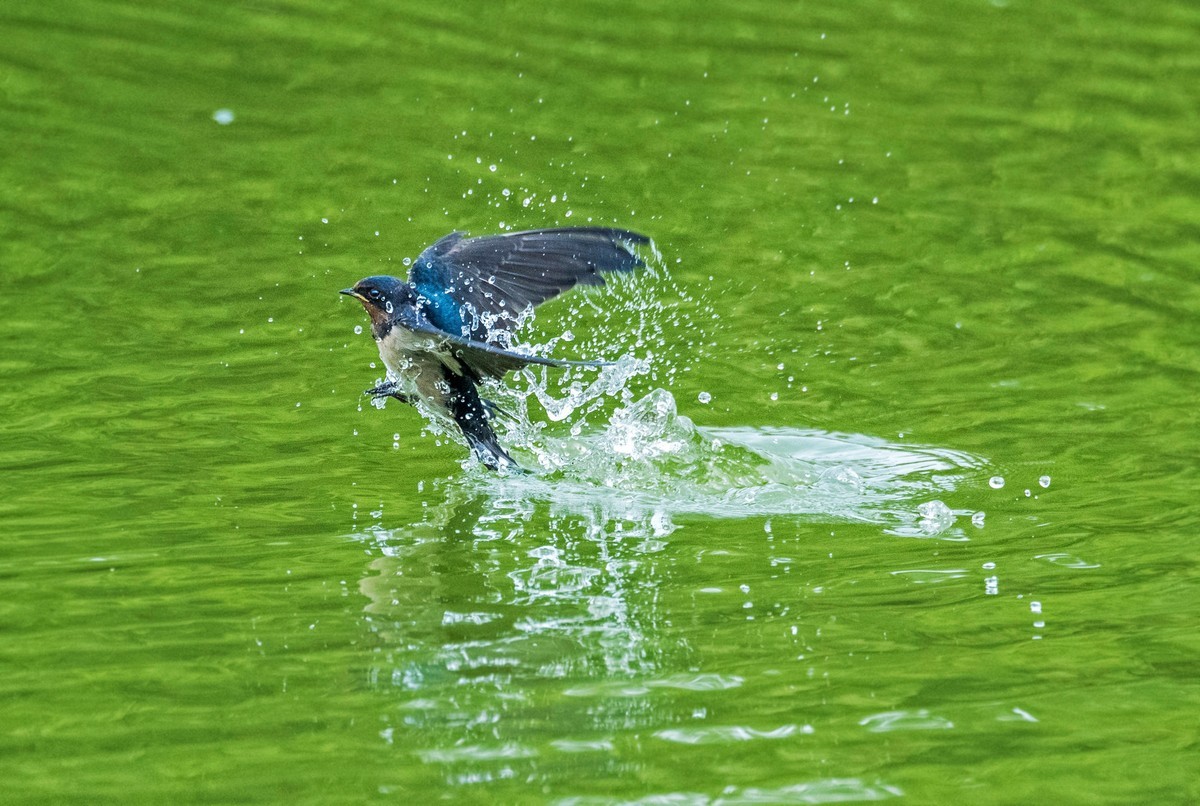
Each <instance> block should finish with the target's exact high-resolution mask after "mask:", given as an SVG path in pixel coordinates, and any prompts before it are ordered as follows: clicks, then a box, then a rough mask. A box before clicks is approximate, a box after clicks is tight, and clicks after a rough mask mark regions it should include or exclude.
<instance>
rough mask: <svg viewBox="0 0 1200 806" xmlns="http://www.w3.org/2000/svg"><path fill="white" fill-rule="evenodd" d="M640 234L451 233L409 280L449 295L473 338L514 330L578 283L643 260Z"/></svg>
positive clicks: (570, 230) (577, 230) (586, 230)
mask: <svg viewBox="0 0 1200 806" xmlns="http://www.w3.org/2000/svg"><path fill="white" fill-rule="evenodd" d="M648 243H650V239H649V238H647V237H646V236H645V235H640V234H638V233H636V232H630V231H628V230H621V229H608V228H605V227H564V228H559V229H541V230H530V231H527V232H509V233H504V234H502V235H488V236H484V237H481V238H467V237H465V236H464V234H463V233H461V232H452V233H450V234H449V235H447V236H446V237H444V238H442V239H441V240H439V241H438V242H437V243H435V244H433V245H432V246H430V247H429V248H427V249H426V250H425V251H424V252H422V253H421V255H420V256H419V257H418V258H417V260H416V262H415V263H414V264H413V268H412V271H411V272H410V274H409V282H410V283H412V285H414V286H415V287H416V288H417V290H418V291H420V292H422V293H423V294H426V295H427V296H431V295H438V296H440V295H448V296H449V297H450V298H451V299H452V300H454V302H456V303H457V304H458V306H459V311H460V314H461V319H462V322H463V325H464V328H463V330H464V331H465V332H466V333H468V334H469V335H470V336H471V337H472V340H473V341H485V340H488V334H489V333H492V332H495V331H497V330H502V331H511V330H512V328H513V327H514V326H515V324H516V322H517V320H518V317H519V316H520V315H521V314H522V313H523V312H524V311H525V310H526V309H528V308H530V307H531V306H534V305H538V304H540V303H542V302H545V301H546V300H548V299H550V298H551V297H554V296H556V295H558V294H561V293H562V292H564V291H566V290H568V289H570V288H573V287H574V286H576V285H604V279H603V278H602V277H601V276H600V275H601V273H603V272H610V271H613V272H627V271H632V270H634V269H636V268H638V267H641V266H644V265H645V263H643V262H642V259H641V258H640V257H638V255H637V253H636V251H635V249H636V248H637V247H638V246H644V245H646V244H648Z"/></svg>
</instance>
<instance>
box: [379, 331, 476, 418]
mask: <svg viewBox="0 0 1200 806" xmlns="http://www.w3.org/2000/svg"><path fill="white" fill-rule="evenodd" d="M378 344H379V357H380V358H382V359H383V364H384V366H385V367H387V371H388V380H389V381H392V382H393V383H395V384H397V385H398V386H400V388H401V389H403V390H404V391H405V392H408V393H410V394H412V393H416V395H418V396H419V397H421V398H424V399H426V400H429V399H431V398H432V399H433V400H436V401H439V402H441V401H443V400H444V399H445V396H446V394H447V393H448V392H449V388H448V387H447V385H446V382H445V379H444V378H443V377H442V373H443V370H444V369H445V368H447V367H448V368H449V369H451V370H452V371H454V372H462V365H461V363H460V362H459V361H458V359H456V358H455V357H454V356H453V355H452V354H451V353H450V352H449V350H447V349H446V347H445V343H444V342H443V343H441V344H439V343H438V341H437V340H435V338H434V337H432V336H428V335H425V334H421V333H414V332H412V331H411V330H407V329H405V328H402V327H395V328H392V330H391V331H389V332H388V334H387V336H386V337H384V338H383V339H382V340H380V341H379V342H378Z"/></svg>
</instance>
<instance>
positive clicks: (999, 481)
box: [988, 476, 1004, 490]
mask: <svg viewBox="0 0 1200 806" xmlns="http://www.w3.org/2000/svg"><path fill="white" fill-rule="evenodd" d="M988 486H989V487H991V488H992V489H993V490H999V489H1000V488H1001V487H1003V486H1004V476H992V477H991V478H990V479H988Z"/></svg>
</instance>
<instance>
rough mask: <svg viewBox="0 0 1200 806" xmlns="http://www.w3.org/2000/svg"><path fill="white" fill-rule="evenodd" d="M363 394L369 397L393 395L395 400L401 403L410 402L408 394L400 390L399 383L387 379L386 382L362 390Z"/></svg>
mask: <svg viewBox="0 0 1200 806" xmlns="http://www.w3.org/2000/svg"><path fill="white" fill-rule="evenodd" d="M363 394H364V395H370V396H371V397H374V398H381V397H394V398H396V399H397V400H399V401H400V402H401V403H408V402H410V398H409V397H408V395H406V394H404V393H403V392H401V391H400V385H399V384H397V383H395V382H393V381H389V382H387V383H381V384H379V385H378V386H372V387H371V388H370V389H368V390H367V391H365V392H363Z"/></svg>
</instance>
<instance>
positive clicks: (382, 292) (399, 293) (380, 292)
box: [339, 274, 414, 323]
mask: <svg viewBox="0 0 1200 806" xmlns="http://www.w3.org/2000/svg"><path fill="white" fill-rule="evenodd" d="M339 293H342V294H346V295H347V296H351V297H354V298H355V299H357V300H358V301H359V302H361V303H362V304H363V307H364V308H366V309H367V313H368V314H370V315H371V322H373V323H375V322H386V321H388V320H389V319H391V318H392V315H393V314H394V313H395V311H396V310H398V309H399V308H400V306H401V305H404V304H406V303H407V304H412V301H413V297H414V293H413V290H412V288H411V287H410V286H409V285H408V284H407V283H405V282H403V281H402V280H399V279H397V278H395V277H389V276H387V275H385V274H380V275H376V276H374V277H364V278H363V279H361V280H359V281H358V282H357V283H355V284H354V286H353V287H352V288H343V289H342V290H341V291H340V292H339Z"/></svg>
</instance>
